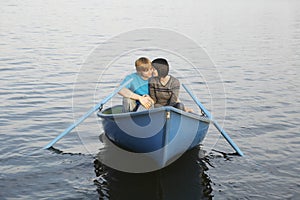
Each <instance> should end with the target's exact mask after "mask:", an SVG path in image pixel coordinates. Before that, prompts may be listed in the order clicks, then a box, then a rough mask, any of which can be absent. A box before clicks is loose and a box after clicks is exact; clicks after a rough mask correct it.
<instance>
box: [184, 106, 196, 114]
mask: <svg viewBox="0 0 300 200" xmlns="http://www.w3.org/2000/svg"><path fill="white" fill-rule="evenodd" d="M184 111H185V112H189V113H191V112H194V110H193V109H191V108H189V107H184Z"/></svg>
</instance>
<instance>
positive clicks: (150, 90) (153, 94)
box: [149, 80, 157, 103]
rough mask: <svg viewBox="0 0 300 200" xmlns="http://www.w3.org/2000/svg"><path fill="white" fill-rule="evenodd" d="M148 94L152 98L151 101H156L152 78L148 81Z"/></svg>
mask: <svg viewBox="0 0 300 200" xmlns="http://www.w3.org/2000/svg"><path fill="white" fill-rule="evenodd" d="M149 95H150V97H151V99H152V100H153V103H156V102H157V99H156V95H155V87H154V82H153V80H150V81H149Z"/></svg>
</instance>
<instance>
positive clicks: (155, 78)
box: [149, 76, 159, 83]
mask: <svg viewBox="0 0 300 200" xmlns="http://www.w3.org/2000/svg"><path fill="white" fill-rule="evenodd" d="M157 81H159V78H158V77H157V76H153V77H151V78H150V79H149V82H150V83H155V82H157Z"/></svg>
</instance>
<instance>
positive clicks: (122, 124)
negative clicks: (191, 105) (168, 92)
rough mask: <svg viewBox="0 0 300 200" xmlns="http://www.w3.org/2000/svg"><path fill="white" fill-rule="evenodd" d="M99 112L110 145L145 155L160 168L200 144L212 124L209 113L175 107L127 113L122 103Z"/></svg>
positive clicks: (153, 164) (155, 166)
mask: <svg viewBox="0 0 300 200" xmlns="http://www.w3.org/2000/svg"><path fill="white" fill-rule="evenodd" d="M97 115H98V116H99V117H100V118H101V122H102V125H103V130H104V132H105V136H106V137H107V138H108V142H109V144H110V145H116V146H117V147H118V148H121V149H122V150H123V151H124V152H131V153H132V154H134V155H139V156H138V157H139V158H140V157H141V156H142V157H143V159H144V160H145V157H147V158H149V159H148V160H149V161H150V162H153V163H148V164H147V165H148V166H149V165H152V166H153V167H154V168H157V169H159V168H163V167H165V166H167V165H169V164H170V163H172V162H173V161H175V160H176V159H178V158H179V157H180V156H181V155H182V154H183V153H184V152H186V151H187V150H189V149H192V148H193V147H195V146H197V145H199V144H200V143H201V142H202V141H203V139H204V138H205V136H206V134H207V131H208V128H209V124H210V119H209V118H207V117H206V116H202V115H199V114H196V113H188V112H184V111H182V110H179V109H176V108H174V107H171V106H165V107H159V108H154V109H150V110H143V111H137V112H126V113H123V112H122V105H117V106H113V107H109V108H107V109H104V110H103V111H99V112H98V113H97ZM110 142H111V143H110ZM108 154H109V153H108ZM127 154H128V153H127ZM109 155H110V154H109ZM122 157H123V156H122ZM107 159H111V158H107Z"/></svg>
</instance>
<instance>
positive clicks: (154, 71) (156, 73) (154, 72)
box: [152, 67, 158, 77]
mask: <svg viewBox="0 0 300 200" xmlns="http://www.w3.org/2000/svg"><path fill="white" fill-rule="evenodd" d="M152 76H154V77H155V76H158V72H157V70H156V69H155V68H154V67H153V70H152Z"/></svg>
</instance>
